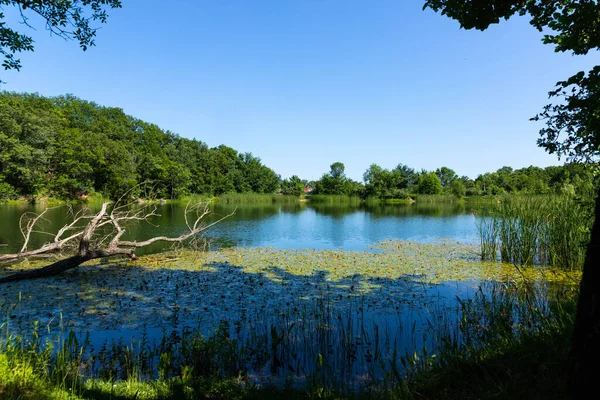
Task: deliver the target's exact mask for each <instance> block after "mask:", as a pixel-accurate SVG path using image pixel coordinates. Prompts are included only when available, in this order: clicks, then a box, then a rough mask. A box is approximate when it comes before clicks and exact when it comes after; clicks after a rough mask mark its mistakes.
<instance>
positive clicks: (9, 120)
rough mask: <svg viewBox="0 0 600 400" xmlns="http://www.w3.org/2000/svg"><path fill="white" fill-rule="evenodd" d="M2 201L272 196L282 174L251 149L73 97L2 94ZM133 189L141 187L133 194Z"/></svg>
mask: <svg viewBox="0 0 600 400" xmlns="http://www.w3.org/2000/svg"><path fill="white" fill-rule="evenodd" d="M0 149H2V151H1V152H0V199H3V198H4V199H6V198H15V197H21V196H24V197H28V198H33V197H35V196H44V195H49V196H54V197H59V198H74V197H80V196H85V195H88V194H90V193H93V192H100V193H102V194H104V195H105V196H108V197H112V198H118V197H119V196H121V195H122V194H123V193H124V192H126V191H129V190H132V189H133V188H136V187H137V188H136V189H134V192H133V194H134V195H139V194H140V193H139V191H140V190H141V188H139V187H138V184H139V183H141V182H145V181H154V182H157V183H156V184H155V185H153V186H152V189H151V190H152V191H153V193H146V195H155V196H159V197H164V198H176V197H179V196H181V195H185V194H188V193H210V194H214V195H219V194H223V193H248V192H254V193H274V192H275V191H276V190H277V188H278V187H279V181H280V178H279V176H278V175H277V174H276V173H275V172H274V171H273V170H272V169H270V168H268V167H266V166H264V165H263V164H262V162H261V160H260V158H258V157H255V156H253V155H252V154H251V153H238V152H237V151H236V150H234V149H232V148H230V147H227V146H225V145H221V146H218V147H215V148H209V147H208V146H207V145H206V143H203V142H201V141H199V140H190V139H186V138H182V137H180V136H178V135H176V134H174V133H173V132H170V131H165V130H162V129H161V128H159V127H158V126H156V125H154V124H151V123H147V122H144V121H142V120H139V119H137V118H134V117H132V116H129V115H126V114H125V113H124V112H123V111H122V110H121V109H119V108H112V107H102V106H99V105H97V104H95V103H93V102H88V101H84V100H81V99H78V98H76V97H74V96H69V95H67V96H59V97H53V98H45V97H42V96H39V95H35V94H15V93H6V92H5V93H1V94H0ZM136 191H138V192H137V193H136Z"/></svg>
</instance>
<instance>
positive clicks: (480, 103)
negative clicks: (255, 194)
mask: <svg viewBox="0 0 600 400" xmlns="http://www.w3.org/2000/svg"><path fill="white" fill-rule="evenodd" d="M123 3H124V4H123V8H122V9H120V10H113V11H112V12H111V13H110V18H109V20H108V23H107V24H106V25H102V28H101V29H100V30H99V31H98V34H97V40H96V44H97V46H96V47H94V48H91V49H89V50H88V51H87V52H82V51H81V50H80V49H79V47H78V46H77V44H76V43H75V42H66V41H64V40H62V39H59V38H57V37H50V36H49V34H48V32H46V31H45V30H44V28H43V24H42V23H41V21H39V20H36V19H35V18H32V19H31V21H30V22H31V23H32V24H33V25H34V26H35V27H36V28H37V30H36V31H31V30H29V29H28V28H26V27H24V26H22V27H20V29H22V30H23V33H28V34H31V35H32V36H33V37H34V39H35V40H36V49H35V52H33V53H24V54H22V55H21V60H22V63H23V68H22V69H21V71H20V72H15V71H1V72H0V79H2V80H3V81H6V82H7V83H6V84H5V85H3V89H5V90H10V91H17V92H38V93H40V94H43V95H59V94H65V93H72V94H74V95H76V96H78V97H80V98H83V99H86V100H91V101H95V102H96V103H98V104H102V105H106V106H113V107H120V108H122V109H123V110H124V111H125V112H126V113H128V114H130V115H133V116H135V117H138V118H141V119H143V120H146V121H149V122H153V123H156V124H157V125H159V126H160V127H161V128H163V129H168V130H170V131H173V132H175V133H178V134H179V135H181V136H183V137H187V138H196V139H199V140H202V141H204V142H206V143H207V144H208V145H209V146H211V147H212V146H218V145H219V144H226V145H228V146H231V147H233V148H235V149H236V150H238V151H242V152H246V151H248V152H252V153H253V154H254V155H256V156H258V157H260V158H261V159H262V160H263V162H264V164H266V165H268V166H269V167H271V168H273V169H274V170H275V171H276V172H277V173H279V174H281V175H282V177H284V178H285V177H289V176H291V175H293V174H297V175H299V176H300V177H301V178H306V179H318V178H319V177H320V176H321V175H322V174H323V173H325V172H327V171H329V165H330V164H332V163H333V162H335V161H341V162H343V163H344V164H345V166H346V174H347V175H348V176H350V177H351V178H353V179H356V180H362V174H363V172H364V171H365V170H366V169H367V167H368V166H369V165H370V164H371V163H377V164H379V165H380V166H382V167H384V168H393V167H394V166H396V165H397V164H398V163H403V164H406V165H408V166H411V167H413V168H416V169H421V168H424V169H427V170H433V169H435V168H438V167H440V166H443V165H445V166H448V167H450V168H453V169H454V170H455V171H456V172H457V173H458V174H459V175H467V176H470V177H471V178H475V177H476V176H477V175H478V174H480V173H484V172H489V171H494V170H496V169H498V168H500V167H502V166H504V165H508V166H511V167H513V168H521V167H525V166H529V165H538V166H542V167H543V166H547V165H556V164H560V163H561V162H562V161H564V160H562V161H559V160H558V159H557V158H556V157H555V156H553V155H548V154H546V153H544V151H543V150H542V149H540V148H538V147H537V146H536V140H537V138H538V130H539V128H540V127H541V124H539V123H534V122H530V121H529V118H530V117H532V116H533V115H535V114H536V113H537V112H539V111H540V110H541V109H542V107H543V106H544V105H545V104H547V103H548V98H547V93H548V91H549V90H551V89H552V88H553V87H554V84H555V83H556V82H557V81H559V80H561V79H565V78H567V77H569V76H571V75H572V74H574V73H576V72H578V71H580V70H587V69H589V68H591V67H592V66H593V65H595V64H598V63H599V62H600V57H599V56H598V54H597V53H594V54H590V55H588V56H585V57H574V56H571V55H570V54H559V53H554V51H553V49H552V48H551V47H550V46H545V45H543V44H542V43H541V41H540V38H541V34H540V33H539V32H537V31H536V30H535V29H534V28H532V27H531V26H530V25H529V24H528V21H527V19H524V18H515V19H512V20H510V21H507V22H503V23H501V24H500V25H496V26H493V27H491V28H490V29H489V30H487V31H485V32H479V31H465V30H460V29H459V25H458V23H456V22H455V21H452V20H450V19H448V18H446V17H443V16H441V15H438V14H435V13H433V12H432V11H429V10H428V11H422V5H423V1H417V0H409V1H397V0H389V1H388V0H373V1H366V0H363V1H353V0H295V1H292V0H290V1H280V0H279V1H278V0H273V1H261V0H254V1H244V0H237V1H233V0H214V1H213V0H211V1H209V0H177V1H173V0H171V1H164V0H163V1H158V0H125V1H124V2H123ZM5 13H6V15H7V21H8V22H9V23H11V25H12V26H13V27H19V26H18V25H17V24H16V23H17V20H16V14H15V13H14V11H12V10H10V9H5Z"/></svg>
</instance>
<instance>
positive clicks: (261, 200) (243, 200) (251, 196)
mask: <svg viewBox="0 0 600 400" xmlns="http://www.w3.org/2000/svg"><path fill="white" fill-rule="evenodd" d="M216 202H218V203H220V204H274V203H277V204H292V203H297V202H298V197H297V196H289V195H278V194H256V193H231V194H223V195H220V196H218V197H217V198H216Z"/></svg>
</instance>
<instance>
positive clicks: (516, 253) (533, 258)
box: [478, 196, 593, 270]
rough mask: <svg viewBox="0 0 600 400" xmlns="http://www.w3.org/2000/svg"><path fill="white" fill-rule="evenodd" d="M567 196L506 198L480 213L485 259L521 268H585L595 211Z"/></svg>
mask: <svg viewBox="0 0 600 400" xmlns="http://www.w3.org/2000/svg"><path fill="white" fill-rule="evenodd" d="M588 203H589V202H586V201H584V200H578V199H575V198H572V197H568V196H528V197H526V196H519V197H516V196H506V197H503V198H502V199H501V201H499V202H498V203H497V204H496V205H495V206H491V207H488V208H487V209H486V210H484V211H483V213H481V215H480V217H479V221H478V228H479V234H480V242H481V247H480V254H481V258H482V259H486V260H492V261H496V260H497V258H498V256H499V257H500V258H501V260H502V262H505V263H514V264H516V265H519V266H521V265H551V266H554V267H557V268H561V269H566V270H574V269H580V268H581V267H582V266H583V260H584V258H585V249H586V245H587V243H588V242H589V238H590V229H591V221H592V220H593V218H592V213H593V210H592V207H591V204H588Z"/></svg>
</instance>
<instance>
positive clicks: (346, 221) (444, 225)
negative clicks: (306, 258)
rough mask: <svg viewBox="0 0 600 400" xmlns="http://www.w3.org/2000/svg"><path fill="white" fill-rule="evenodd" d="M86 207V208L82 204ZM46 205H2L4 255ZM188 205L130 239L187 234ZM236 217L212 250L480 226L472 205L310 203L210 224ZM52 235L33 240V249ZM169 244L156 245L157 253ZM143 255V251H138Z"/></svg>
mask: <svg viewBox="0 0 600 400" xmlns="http://www.w3.org/2000/svg"><path fill="white" fill-rule="evenodd" d="M78 207H81V206H78ZM43 209H44V207H43V206H42V205H35V206H31V205H10V206H9V205H5V206H0V221H2V226H1V228H0V244H6V246H4V248H2V249H1V250H2V252H16V251H18V250H19V249H20V247H21V245H22V236H21V233H20V231H19V218H20V217H21V215H23V214H24V213H26V212H38V213H39V212H41V211H43ZM184 210H185V204H180V203H174V204H165V205H162V206H161V205H159V206H158V211H157V212H158V213H159V214H160V217H155V218H153V219H151V220H150V222H151V224H134V225H132V226H130V227H129V230H128V235H127V237H126V238H127V239H131V240H143V239H147V238H150V237H152V236H156V235H171V236H177V235H179V234H181V233H182V232H184V231H185V220H184ZM234 211H235V214H234V215H233V216H231V217H229V218H227V219H226V220H224V221H222V222H221V223H219V224H218V225H215V226H214V227H213V228H211V229H210V230H209V231H208V232H207V235H206V237H207V239H208V240H209V242H210V245H211V248H212V249H217V248H223V247H234V246H252V247H258V246H271V247H275V248H278V249H304V248H307V249H340V250H366V249H368V247H369V246H372V245H374V244H376V243H377V242H380V241H382V240H385V239H400V240H412V241H420V242H432V241H436V240H440V239H450V240H455V241H460V242H466V243H473V242H476V241H477V226H476V222H475V219H474V217H473V215H472V212H473V208H472V207H470V206H469V205H468V204H467V205H465V204H421V205H420V204H412V205H384V206H365V205H361V206H344V205H334V206H329V205H311V204H310V203H302V202H299V203H297V204H292V205H287V204H286V205H240V206H238V207H237V208H236V207H234V206H221V205H214V206H213V207H212V212H211V214H210V215H209V217H208V218H207V223H210V222H212V221H215V220H216V219H218V218H220V217H222V216H224V215H228V214H230V213H232V212H234ZM67 218H68V209H67V208H66V207H58V208H56V209H53V210H51V211H50V212H49V213H47V218H46V220H45V221H44V226H45V227H46V228H47V229H48V230H50V231H51V230H52V229H53V228H54V229H58V228H59V227H60V226H62V224H64V223H65V222H66V221H67ZM45 240H48V237H44V236H42V235H37V236H35V237H33V238H32V241H31V246H30V248H33V247H34V246H36V245H40V244H41V243H43V242H44V241H45ZM163 248H165V246H164V245H156V246H153V247H151V248H150V249H149V250H145V252H146V253H148V252H156V251H159V250H161V249H163ZM139 254H144V251H141V252H139Z"/></svg>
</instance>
